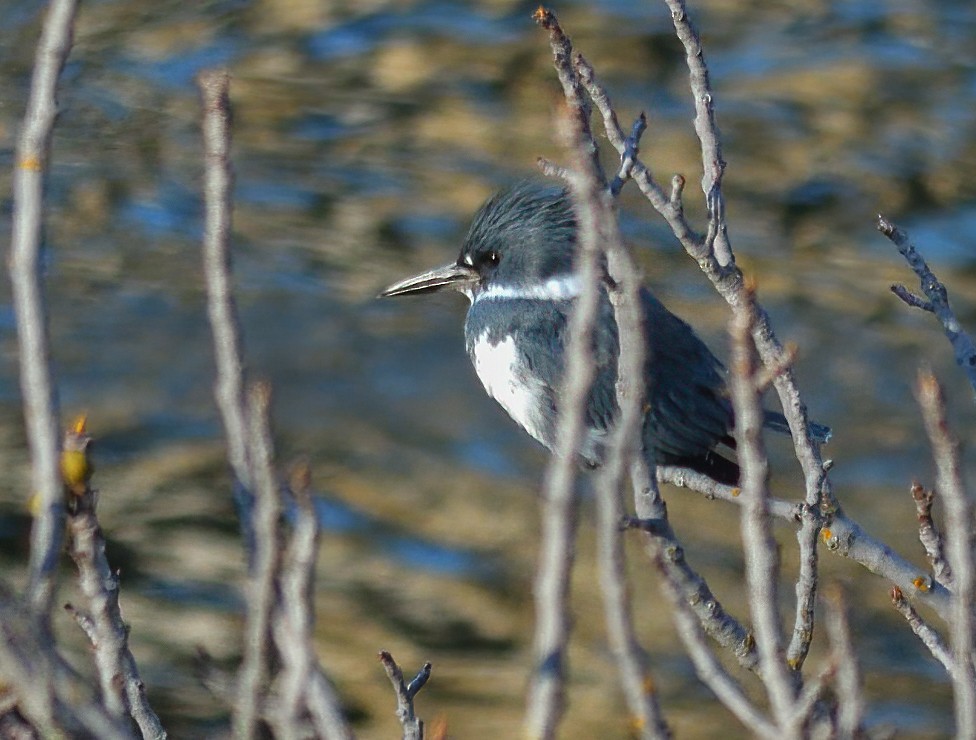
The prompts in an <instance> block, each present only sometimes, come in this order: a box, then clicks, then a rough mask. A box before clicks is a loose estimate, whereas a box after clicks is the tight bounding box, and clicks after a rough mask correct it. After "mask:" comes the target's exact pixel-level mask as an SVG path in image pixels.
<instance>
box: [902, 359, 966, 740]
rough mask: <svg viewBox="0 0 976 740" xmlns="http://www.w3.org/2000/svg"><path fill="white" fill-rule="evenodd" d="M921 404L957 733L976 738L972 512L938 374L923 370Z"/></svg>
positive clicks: (919, 384) (957, 447)
mask: <svg viewBox="0 0 976 740" xmlns="http://www.w3.org/2000/svg"><path fill="white" fill-rule="evenodd" d="M916 392H917V394H918V403H919V406H920V407H921V409H922V418H923V420H924V421H925V431H926V432H927V433H928V436H929V441H930V442H931V443H932V453H933V457H934V458H935V467H936V488H937V490H938V491H939V494H940V495H941V496H942V500H943V501H944V503H945V508H946V554H947V555H948V556H949V565H950V567H951V568H952V618H951V619H950V620H949V624H950V636H951V644H952V654H953V660H954V662H955V670H953V671H952V684H953V694H954V696H955V706H956V734H957V735H958V736H959V737H976V672H974V670H973V597H974V588H976V572H974V564H973V534H972V531H973V512H972V504H971V503H970V501H969V498H968V496H967V495H966V491H965V488H964V487H963V482H962V471H961V470H960V464H959V443H958V441H957V440H956V439H955V438H954V437H953V436H952V434H951V433H950V431H949V426H948V422H947V420H946V415H945V399H944V397H943V395H942V388H941V386H940V385H939V382H938V381H937V380H936V379H935V376H934V375H932V374H931V373H930V372H926V371H921V372H920V373H919V376H918V386H917V390H916Z"/></svg>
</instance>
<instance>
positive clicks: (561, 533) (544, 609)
mask: <svg viewBox="0 0 976 740" xmlns="http://www.w3.org/2000/svg"><path fill="white" fill-rule="evenodd" d="M535 19H536V21H537V22H538V23H539V24H540V25H541V26H543V28H545V29H546V30H547V31H548V32H549V42H550V46H551V47H552V50H553V59H554V63H555V65H556V70H557V73H558V75H559V79H560V81H561V82H562V85H563V91H564V93H565V95H566V98H567V102H568V110H569V115H568V116H567V118H568V119H571V121H569V122H562V121H560V125H561V126H563V130H564V131H565V138H566V140H567V141H568V142H570V143H571V145H570V147H569V148H570V150H571V151H574V152H575V151H576V150H577V149H578V148H579V147H582V148H584V149H588V148H589V150H588V152H587V158H588V159H589V161H590V165H591V167H592V168H593V171H596V172H600V173H601V174H600V177H599V179H600V180H601V181H605V178H604V177H603V175H602V169H601V168H600V164H599V160H598V158H597V152H596V145H595V144H594V143H593V141H592V139H593V137H592V135H591V134H590V131H589V111H588V106H587V105H586V103H585V101H584V100H583V97H582V91H581V89H580V86H579V82H578V80H577V78H576V74H575V72H574V71H573V69H572V66H571V64H570V55H571V53H572V47H571V46H570V43H569V39H568V38H566V36H565V35H564V34H563V33H562V30H561V29H560V28H559V25H558V22H557V21H556V18H555V16H554V15H552V13H550V12H549V11H547V10H545V9H544V8H541V7H540V8H539V10H538V11H537V12H536V15H535ZM577 132H583V133H582V134H578V133H577ZM577 137H579V139H580V141H579V142H577ZM594 236H595V235H591V237H590V238H588V239H582V238H581V240H580V244H579V246H578V249H579V256H578V259H577V267H576V269H577V272H578V274H579V276H580V280H581V283H582V286H583V290H582V293H581V295H580V296H579V298H578V299H577V301H576V305H575V308H574V310H573V315H572V317H571V319H570V326H569V341H568V346H567V349H566V357H567V358H568V359H567V365H566V370H565V374H564V377H563V381H562V389H561V394H560V398H561V399H563V402H562V403H561V409H560V418H559V423H558V431H557V440H556V449H555V453H556V454H555V455H553V457H552V459H551V461H550V463H549V466H548V468H547V470H546V476H545V480H544V482H543V495H542V508H543V511H542V542H541V544H540V549H539V564H538V568H537V571H536V583H535V608H536V623H535V635H534V638H533V654H534V656H535V657H534V661H535V667H534V670H533V674H532V677H531V679H530V684H529V689H528V692H527V693H528V696H527V705H526V717H525V733H526V735H527V736H529V737H532V738H549V737H552V736H553V735H554V733H555V731H556V728H557V727H558V725H559V721H560V719H561V717H562V713H563V707H564V702H565V679H566V667H565V660H566V645H567V643H568V641H569V632H570V621H569V611H568V600H569V576H570V572H571V570H572V567H573V562H574V557H573V550H574V544H573V543H574V541H575V538H576V504H577V502H576V492H575V488H574V480H575V475H576V451H577V450H578V449H580V446H581V445H580V443H581V442H582V440H583V434H584V432H585V419H584V411H585V405H586V400H587V394H588V392H589V388H590V386H591V385H592V383H593V378H594V376H595V370H594V364H593V358H592V351H591V349H590V345H591V338H592V336H593V327H594V324H595V322H596V317H597V312H598V309H599V290H598V280H599V272H598V259H599V254H600V245H599V244H598V243H596V240H595V238H594Z"/></svg>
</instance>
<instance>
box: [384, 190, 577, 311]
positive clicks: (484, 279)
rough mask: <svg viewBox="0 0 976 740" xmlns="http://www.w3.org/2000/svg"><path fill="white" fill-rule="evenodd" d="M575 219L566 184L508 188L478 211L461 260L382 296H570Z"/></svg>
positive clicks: (409, 280)
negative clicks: (444, 291)
mask: <svg viewBox="0 0 976 740" xmlns="http://www.w3.org/2000/svg"><path fill="white" fill-rule="evenodd" d="M575 252H576V218H575V215H574V213H573V205H572V202H571V200H570V197H569V195H568V193H567V192H566V190H565V189H564V188H561V187H558V186H553V185H549V184H546V183H542V182H539V181H532V180H529V181H525V182H520V183H518V184H517V185H514V186H512V187H510V188H506V189H505V190H502V191H500V192H498V193H496V194H495V195H494V196H492V197H491V198H490V199H489V200H488V202H487V203H485V204H484V205H483V206H482V207H481V208H480V209H479V210H478V212H477V213H476V214H475V217H474V220H473V221H472V223H471V227H470V229H469V230H468V235H467V236H466V237H465V239H464V244H463V245H462V247H461V253H460V254H459V255H458V258H457V260H455V261H454V262H451V263H450V264H447V265H444V266H442V267H436V268H434V269H433V270H428V271H427V272H423V273H421V274H419V275H414V276H413V277H409V278H407V279H406V280H401V281H399V282H397V283H394V284H393V285H391V286H389V287H388V288H386V289H385V290H384V291H383V292H382V293H380V296H381V297H388V296H399V295H416V294H420V293H430V292H433V291H436V290H440V289H442V288H448V287H449V288H454V289H455V290H457V291H460V292H461V293H464V294H465V295H466V296H467V297H468V298H469V299H470V300H471V301H472V302H474V301H477V300H479V299H481V298H484V297H489V296H498V297H511V298H519V297H526V298H540V299H544V298H552V299H561V298H571V297H573V296H575V295H576V293H577V292H578V290H577V287H576V285H577V281H576V278H575V276H574V274H573V258H574V255H575Z"/></svg>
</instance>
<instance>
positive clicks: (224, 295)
mask: <svg viewBox="0 0 976 740" xmlns="http://www.w3.org/2000/svg"><path fill="white" fill-rule="evenodd" d="M197 85H198V87H199V89H200V94H201V98H202V102H203V148H204V165H205V167H204V197H205V201H206V204H205V210H206V220H205V223H204V236H203V270H204V278H205V279H206V284H207V313H208V315H209V317H210V330H211V332H212V334H213V345H214V353H215V359H216V364H217V380H216V383H215V385H214V395H215V397H216V400H217V407H218V408H219V410H220V416H221V420H222V421H223V424H224V435H225V436H226V438H227V458H228V460H229V462H230V467H231V472H232V473H233V476H234V497H235V500H236V501H237V502H238V505H239V506H240V508H241V517H240V519H241V529H242V531H243V533H244V540H245V551H246V552H247V553H248V557H249V558H250V557H252V553H253V550H254V548H253V544H254V543H253V540H254V533H253V530H252V529H251V518H252V517H251V513H252V512H251V509H252V507H253V498H252V493H251V489H252V484H251V472H250V466H249V463H248V458H247V431H246V430H247V421H246V418H247V412H246V407H245V400H244V396H245V390H244V388H245V365H244V350H243V345H244V342H243V339H242V336H241V328H240V321H239V320H238V317H237V308H236V306H235V303H234V288H233V284H232V280H231V252H230V232H231V217H232V213H233V200H232V197H231V190H232V187H233V171H232V168H231V163H230V141H231V130H230V100H229V98H228V91H229V87H230V76H229V75H228V74H227V72H226V71H223V70H217V71H206V72H202V73H201V74H200V76H199V78H198V79H197Z"/></svg>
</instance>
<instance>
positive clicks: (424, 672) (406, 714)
mask: <svg viewBox="0 0 976 740" xmlns="http://www.w3.org/2000/svg"><path fill="white" fill-rule="evenodd" d="M380 662H381V663H383V668H385V669H386V675H387V676H389V678H390V683H392V684H393V690H394V691H395V692H396V696H397V712H396V714H397V719H399V720H400V725H401V726H402V727H403V740H422V738H423V736H424V723H423V721H421V720H420V718H419V717H417V714H416V712H415V711H414V708H413V700H414V697H415V696H416V695H417V692H419V691H420V690H421V689H422V688H423V687H424V685H425V684H426V683H427V680H428V679H429V678H430V671H431V664H430V663H424V667H423V668H421V669H420V672H419V673H417V675H416V676H414V677H413V680H412V681H410V683H409V684H408V683H406V682H405V681H404V680H403V671H402V670H400V666H399V665H397V662H396V661H395V660H394V659H393V656H392V655H390V653H388V652H387V651H386V650H382V651H380Z"/></svg>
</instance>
